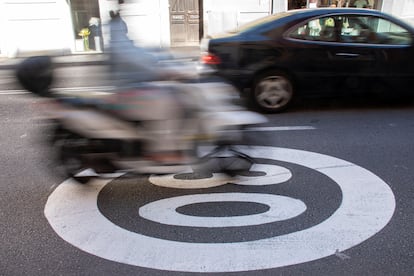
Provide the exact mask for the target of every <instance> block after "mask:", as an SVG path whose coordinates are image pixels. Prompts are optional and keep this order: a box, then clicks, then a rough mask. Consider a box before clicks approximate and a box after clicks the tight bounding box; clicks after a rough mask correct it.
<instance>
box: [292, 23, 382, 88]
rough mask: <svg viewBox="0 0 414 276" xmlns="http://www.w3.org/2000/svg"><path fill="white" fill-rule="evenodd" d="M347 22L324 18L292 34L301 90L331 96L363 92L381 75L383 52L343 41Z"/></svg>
mask: <svg viewBox="0 0 414 276" xmlns="http://www.w3.org/2000/svg"><path fill="white" fill-rule="evenodd" d="M347 21H348V20H346V18H345V16H344V15H329V16H323V17H320V18H312V19H311V20H309V21H307V22H304V23H302V24H299V25H297V26H296V27H295V28H293V29H291V30H290V31H289V33H288V35H287V38H288V40H290V41H289V44H290V46H289V47H291V48H292V49H294V50H293V51H294V53H293V54H294V56H295V57H296V61H295V62H296V64H295V72H296V76H297V78H298V79H299V83H300V84H301V86H302V88H304V89H311V90H316V91H329V92H332V93H337V92H339V91H345V92H347V91H348V90H349V88H351V89H352V90H356V89H360V90H363V89H365V84H366V83H367V81H369V80H371V79H372V78H374V77H375V76H376V75H378V73H379V71H380V70H381V68H380V67H381V64H383V62H384V58H385V57H384V53H383V51H382V50H381V49H379V48H378V47H375V46H374V45H372V44H369V43H363V42H360V43H357V42H355V41H353V42H351V41H347V40H346V39H343V37H342V34H343V29H344V28H345V27H348V25H347V24H349V23H348V22H347ZM344 24H345V27H344ZM304 30H305V31H304ZM303 33H304V35H303ZM355 36H356V35H355Z"/></svg>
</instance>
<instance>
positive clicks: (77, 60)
mask: <svg viewBox="0 0 414 276" xmlns="http://www.w3.org/2000/svg"><path fill="white" fill-rule="evenodd" d="M169 50H170V52H171V54H172V55H173V56H174V57H175V58H176V60H179V61H180V60H182V61H197V60H198V59H199V51H198V48H197V47H189V48H188V49H186V47H183V48H170V49H169ZM24 59H25V57H18V58H0V70H14V69H16V67H17V66H18V65H19V64H20V62H22V61H23V60H24ZM53 59H54V61H53V62H54V64H55V66H56V67H70V66H92V65H105V64H107V55H106V54H102V53H98V54H80V55H79V54H73V55H66V56H54V57H53Z"/></svg>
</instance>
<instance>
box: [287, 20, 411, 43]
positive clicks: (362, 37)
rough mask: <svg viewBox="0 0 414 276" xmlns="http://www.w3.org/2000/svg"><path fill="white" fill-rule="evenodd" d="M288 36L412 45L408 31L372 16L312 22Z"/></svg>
mask: <svg viewBox="0 0 414 276" xmlns="http://www.w3.org/2000/svg"><path fill="white" fill-rule="evenodd" d="M288 37H290V38H295V39H302V40H310V41H325V42H343V43H362V44H390V45H408V44H412V36H411V35H410V33H409V31H408V30H406V29H405V28H403V27H401V26H399V25H397V24H395V23H393V22H391V21H389V20H386V19H383V18H379V17H375V16H369V15H337V16H328V17H321V18H318V19H312V20H309V21H307V22H305V23H304V24H301V25H299V26H298V27H296V28H294V29H293V30H292V31H291V32H290V33H289V34H288Z"/></svg>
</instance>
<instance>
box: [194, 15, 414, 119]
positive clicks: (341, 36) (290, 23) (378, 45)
mask: <svg viewBox="0 0 414 276" xmlns="http://www.w3.org/2000/svg"><path fill="white" fill-rule="evenodd" d="M200 47H201V51H202V53H203V54H202V57H201V61H202V62H203V63H204V64H208V65H209V66H213V67H214V69H216V72H217V74H219V75H220V76H221V77H224V78H225V79H227V80H228V81H230V82H231V83H233V84H234V85H235V86H236V87H237V88H239V89H240V91H241V92H242V94H243V95H246V96H249V97H250V99H251V100H252V101H253V103H255V104H256V105H257V106H258V107H259V108H260V109H261V110H262V111H264V112H279V111H281V110H284V109H285V108H286V107H288V106H289V104H291V102H292V100H293V99H294V98H296V96H304V95H315V93H321V92H329V93H331V94H334V95H339V94H343V93H345V94H350V93H359V92H364V93H365V92H368V93H373V94H375V93H383V92H389V93H400V92H403V91H404V89H405V90H406V92H407V88H408V89H411V87H412V82H413V81H414V28H413V27H412V26H410V25H408V24H407V23H405V22H403V21H402V20H399V19H397V18H395V17H394V16H391V15H388V14H385V13H383V12H379V11H376V10H371V9H354V8H319V9H302V10H293V11H288V12H282V13H277V14H273V15H270V16H267V17H264V18H261V19H259V20H256V21H254V22H251V23H249V24H247V25H244V26H241V27H240V28H238V29H237V30H234V31H232V32H228V33H226V34H221V35H217V36H213V37H208V38H204V39H203V40H202V42H201V46H200ZM411 90H413V89H411ZM305 91H306V93H305ZM412 92H413V93H414V91H412Z"/></svg>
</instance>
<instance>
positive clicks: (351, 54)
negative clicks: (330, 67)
mask: <svg viewBox="0 0 414 276" xmlns="http://www.w3.org/2000/svg"><path fill="white" fill-rule="evenodd" d="M335 56H337V57H349V58H357V57H359V56H360V55H359V54H354V53H336V54H335Z"/></svg>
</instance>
